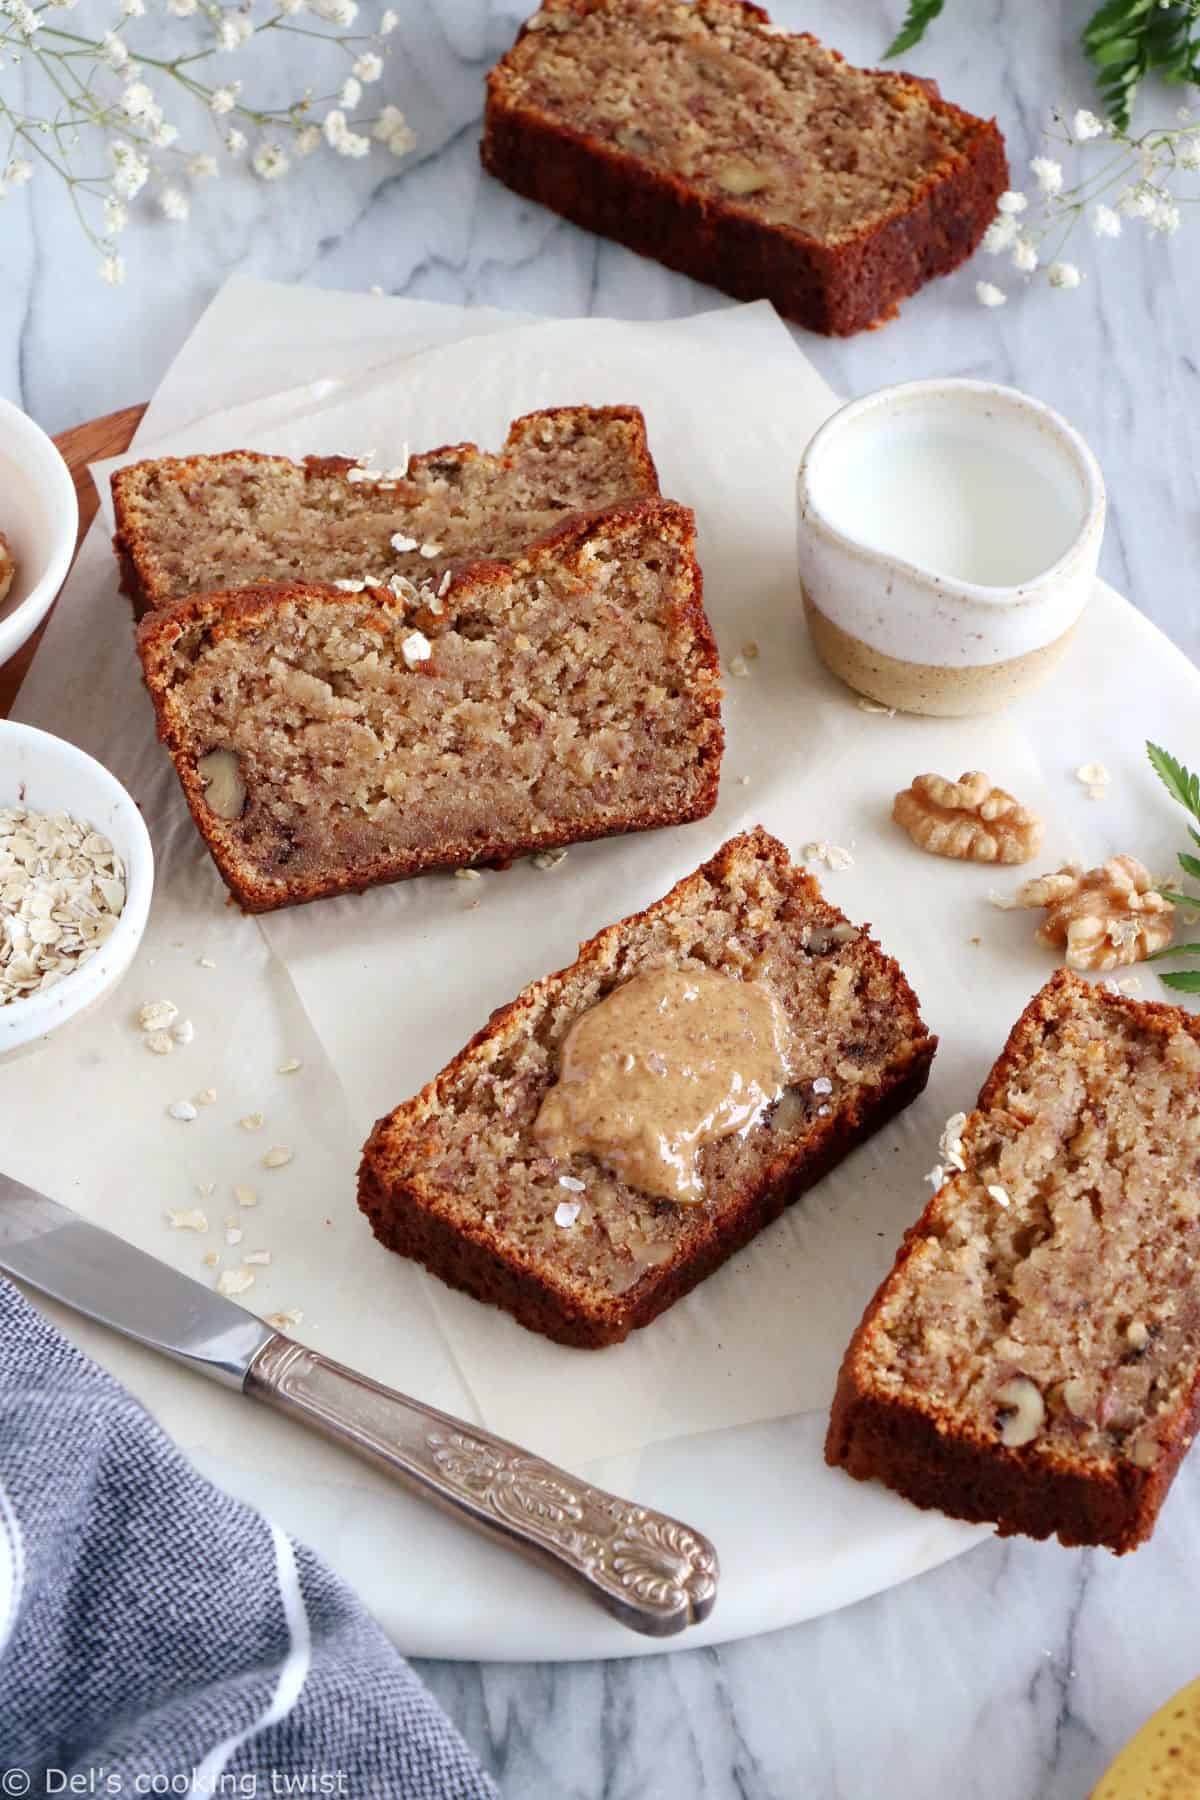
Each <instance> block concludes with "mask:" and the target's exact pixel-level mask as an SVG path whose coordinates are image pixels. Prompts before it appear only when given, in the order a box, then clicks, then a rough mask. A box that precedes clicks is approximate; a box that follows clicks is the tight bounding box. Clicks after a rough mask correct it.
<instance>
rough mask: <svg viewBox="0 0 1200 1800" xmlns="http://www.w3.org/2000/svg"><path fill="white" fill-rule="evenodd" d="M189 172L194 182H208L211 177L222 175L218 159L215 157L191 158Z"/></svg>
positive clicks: (188, 165)
mask: <svg viewBox="0 0 1200 1800" xmlns="http://www.w3.org/2000/svg"><path fill="white" fill-rule="evenodd" d="M187 172H188V174H189V175H190V176H191V178H192V180H193V181H207V180H208V178H209V176H211V175H219V174H220V173H221V171H220V169H219V168H218V167H217V159H216V157H215V156H190V157H189V158H188V164H187Z"/></svg>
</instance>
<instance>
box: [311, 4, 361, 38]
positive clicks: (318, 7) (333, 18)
mask: <svg viewBox="0 0 1200 1800" xmlns="http://www.w3.org/2000/svg"><path fill="white" fill-rule="evenodd" d="M312 9H313V11H314V12H315V13H316V15H317V17H318V18H319V19H327V20H328V21H329V23H330V24H331V25H339V26H340V27H341V28H342V30H343V31H345V30H346V29H348V27H349V26H351V25H353V23H354V21H355V19H357V17H358V0H312Z"/></svg>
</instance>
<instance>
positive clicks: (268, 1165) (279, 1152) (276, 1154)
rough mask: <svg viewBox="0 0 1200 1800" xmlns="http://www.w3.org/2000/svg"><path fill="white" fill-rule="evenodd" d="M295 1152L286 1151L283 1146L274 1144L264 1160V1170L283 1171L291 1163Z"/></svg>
mask: <svg viewBox="0 0 1200 1800" xmlns="http://www.w3.org/2000/svg"><path fill="white" fill-rule="evenodd" d="M294 1154H295V1152H294V1151H291V1150H288V1149H285V1148H284V1146H283V1145H282V1144H274V1145H273V1146H272V1147H271V1149H270V1150H268V1151H267V1154H266V1155H265V1156H264V1157H263V1159H262V1165H263V1168H264V1169H282V1168H285V1167H286V1166H287V1164H288V1163H290V1162H291V1160H292V1157H293V1155H294Z"/></svg>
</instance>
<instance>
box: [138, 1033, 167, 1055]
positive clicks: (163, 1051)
mask: <svg viewBox="0 0 1200 1800" xmlns="http://www.w3.org/2000/svg"><path fill="white" fill-rule="evenodd" d="M142 1042H143V1044H144V1045H145V1046H146V1048H147V1050H149V1051H150V1052H151V1053H152V1054H153V1055H154V1056H170V1054H171V1052H172V1050H174V1048H175V1040H174V1038H173V1037H172V1036H171V1034H170V1032H169V1031H148V1032H147V1033H146V1035H145V1037H143V1039H142Z"/></svg>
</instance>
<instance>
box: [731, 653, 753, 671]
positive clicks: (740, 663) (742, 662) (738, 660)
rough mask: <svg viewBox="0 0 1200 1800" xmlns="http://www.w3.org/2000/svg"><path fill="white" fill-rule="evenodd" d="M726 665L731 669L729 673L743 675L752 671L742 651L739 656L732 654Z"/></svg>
mask: <svg viewBox="0 0 1200 1800" xmlns="http://www.w3.org/2000/svg"><path fill="white" fill-rule="evenodd" d="M725 667H726V668H727V669H728V670H729V673H730V674H731V675H735V676H738V677H741V676H743V675H748V674H749V673H750V665H749V664H748V663H747V661H746V659H745V657H744V656H742V655H741V654H740V653H739V654H738V655H737V656H731V657H730V659H729V661H728V662H727V663H726V665H725Z"/></svg>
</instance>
